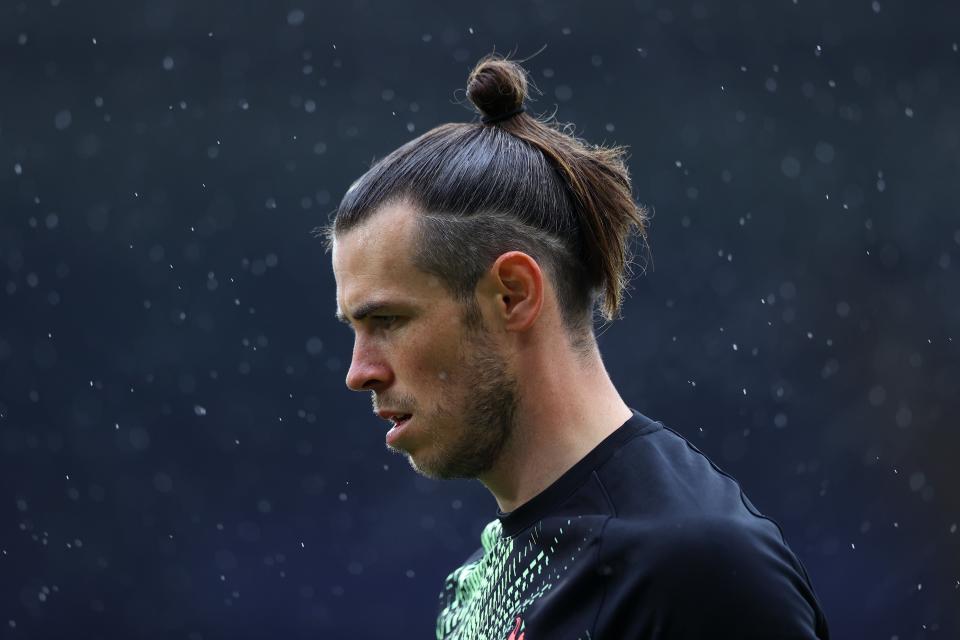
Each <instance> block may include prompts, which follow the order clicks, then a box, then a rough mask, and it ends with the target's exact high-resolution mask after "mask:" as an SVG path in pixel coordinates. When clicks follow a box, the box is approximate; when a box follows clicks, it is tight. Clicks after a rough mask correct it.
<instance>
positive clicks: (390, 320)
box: [373, 316, 400, 327]
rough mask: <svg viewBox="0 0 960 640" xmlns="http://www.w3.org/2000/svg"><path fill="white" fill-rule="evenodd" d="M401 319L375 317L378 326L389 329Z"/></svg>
mask: <svg viewBox="0 0 960 640" xmlns="http://www.w3.org/2000/svg"><path fill="white" fill-rule="evenodd" d="M399 317H400V316H373V319H374V320H376V322H377V324H381V325H384V326H388V327H389V326H390V325H392V324H393V323H394V322H396V321H397V318H399Z"/></svg>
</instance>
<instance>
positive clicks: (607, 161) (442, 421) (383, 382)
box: [325, 56, 829, 640]
mask: <svg viewBox="0 0 960 640" xmlns="http://www.w3.org/2000/svg"><path fill="white" fill-rule="evenodd" d="M525 93H526V81H525V75H524V72H523V70H522V68H521V67H519V65H517V64H515V63H513V62H510V61H507V60H503V59H500V58H497V57H494V56H490V57H487V58H485V59H483V60H481V61H480V63H479V64H478V65H477V67H475V68H474V70H473V71H472V72H471V75H470V79H469V84H468V95H469V96H470V99H471V100H472V101H473V103H474V104H475V105H476V106H477V107H478V108H479V110H480V112H481V114H483V118H482V120H481V121H480V122H474V123H464V124H448V125H443V126H440V127H437V128H436V129H434V130H432V131H430V132H427V133H426V134H424V135H423V136H421V137H419V138H417V139H416V140H413V141H411V142H410V143H408V144H406V145H404V146H403V147H401V148H399V149H397V150H396V151H394V152H393V153H391V154H390V155H388V156H387V157H386V158H384V159H383V160H381V161H380V162H378V163H377V164H376V165H375V166H374V167H373V168H371V169H370V171H368V172H367V173H366V174H365V175H364V176H362V177H361V178H360V179H359V180H358V181H357V182H355V183H354V185H353V186H352V187H351V188H350V190H349V191H348V192H347V194H346V195H345V196H344V198H343V201H342V202H341V204H340V207H339V208H338V210H337V213H336V217H335V219H334V221H333V224H332V225H331V226H330V227H328V228H327V229H325V232H326V235H327V239H328V246H329V248H330V249H331V250H332V258H333V270H334V275H335V278H336V282H337V307H338V316H339V317H340V318H341V320H343V321H344V322H346V323H348V324H349V325H350V326H351V327H352V328H353V331H354V350H353V359H352V362H351V365H350V370H349V372H348V374H347V380H346V383H347V386H349V387H350V388H351V389H353V390H356V391H369V392H370V393H371V396H372V400H373V405H374V411H375V412H376V413H377V414H378V415H379V416H380V417H382V418H384V419H385V420H388V421H390V423H391V428H390V430H389V431H388V432H387V435H386V445H387V447H389V448H390V449H391V450H393V451H395V452H398V453H402V454H404V455H406V456H407V459H408V460H409V463H410V465H411V466H412V467H413V469H414V470H416V471H417V472H419V473H421V474H423V475H425V476H428V477H431V478H477V479H479V480H480V481H481V482H482V483H483V484H484V485H485V486H486V487H487V488H488V489H489V490H490V492H491V493H492V494H493V496H494V498H495V499H496V501H497V505H498V507H499V510H498V513H497V518H496V519H495V520H493V521H492V522H491V523H490V524H489V525H487V527H486V528H485V529H484V531H483V533H482V535H481V546H480V548H479V549H478V550H477V551H476V552H475V553H474V554H473V555H472V556H471V557H470V558H468V559H467V560H466V561H465V562H464V564H463V565H462V566H461V567H459V568H458V569H457V570H455V571H454V572H452V573H451V574H450V576H449V577H448V579H447V581H446V584H445V586H444V588H443V590H442V592H441V594H440V608H439V615H438V619H437V637H438V638H439V639H444V638H450V639H454V638H462V639H466V638H470V639H487V638H489V639H497V640H506V639H509V640H541V639H547V638H549V639H551V640H553V639H557V638H583V639H586V638H603V639H606V638H664V639H687V638H791V639H793V638H797V639H799V638H828V637H829V636H828V631H827V625H826V621H825V619H824V616H823V613H822V611H821V609H820V606H819V603H818V602H817V599H816V596H815V594H814V591H813V588H812V586H811V584H810V581H809V579H808V577H807V575H806V572H805V570H804V569H803V566H802V565H801V563H800V562H799V560H798V559H797V558H796V557H795V556H794V554H793V553H792V552H791V551H790V549H789V548H788V547H787V545H786V543H785V541H784V539H783V536H782V534H781V532H780V529H779V527H778V525H777V524H776V523H774V522H773V521H772V520H770V519H768V518H766V517H764V516H763V515H761V514H760V513H759V512H758V511H757V510H756V508H755V507H754V506H753V505H752V504H751V503H750V501H749V500H748V499H747V498H746V496H744V495H743V493H742V491H741V490H740V487H739V486H738V485H737V483H736V482H735V481H734V480H733V479H732V478H730V477H729V476H728V475H726V474H725V473H724V472H722V471H721V470H720V469H718V468H717V467H716V466H715V465H714V464H713V463H712V462H710V461H709V460H708V459H707V458H706V457H705V456H704V455H703V454H702V453H701V452H700V451H699V450H697V449H696V448H695V447H694V446H693V445H691V444H690V443H689V442H687V441H686V440H685V439H684V438H683V437H682V436H680V435H679V434H677V433H676V432H674V431H672V430H670V429H669V428H667V427H665V426H664V425H663V424H662V423H659V422H656V421H653V420H651V419H650V418H648V417H647V416H645V415H643V414H642V413H640V412H639V411H636V410H634V409H632V408H630V407H629V406H628V405H627V404H626V403H625V402H624V400H623V399H622V398H621V396H620V394H619V393H618V392H617V390H616V388H615V387H614V385H613V383H612V381H611V380H610V378H609V376H608V375H607V372H606V370H605V368H604V365H603V362H602V359H601V356H600V353H599V350H598V348H597V343H596V340H595V338H594V335H593V312H594V310H595V307H596V306H597V304H598V303H599V304H600V306H601V308H602V313H603V315H604V317H606V318H607V319H611V318H612V317H613V315H614V314H615V313H616V312H617V310H618V309H619V306H620V301H621V296H622V290H623V288H624V286H625V281H626V277H625V271H626V270H627V269H628V266H629V253H628V250H627V249H628V243H629V239H630V234H631V232H632V231H633V230H639V232H640V233H641V235H644V231H645V222H646V219H645V215H644V211H643V210H642V209H639V208H638V207H637V206H636V205H635V204H634V202H633V199H632V196H631V193H630V181H629V176H628V174H627V170H626V167H625V165H624V164H623V162H622V149H605V148H602V147H593V146H590V145H587V144H586V143H584V142H582V141H580V140H578V139H576V138H573V137H572V136H570V135H569V134H568V133H566V132H565V131H564V130H563V129H561V128H559V127H556V126H554V125H551V124H549V123H546V122H542V121H540V120H538V119H536V118H534V117H532V116H530V115H528V114H526V113H525V112H524V108H523V103H524V97H525ZM644 237H645V236H644Z"/></svg>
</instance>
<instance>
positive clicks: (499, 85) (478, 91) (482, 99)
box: [467, 54, 527, 120]
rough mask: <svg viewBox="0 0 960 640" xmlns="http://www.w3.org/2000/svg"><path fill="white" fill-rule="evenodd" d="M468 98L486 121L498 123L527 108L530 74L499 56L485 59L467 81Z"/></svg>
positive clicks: (474, 69)
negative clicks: (507, 116)
mask: <svg viewBox="0 0 960 640" xmlns="http://www.w3.org/2000/svg"><path fill="white" fill-rule="evenodd" d="M467 97H468V98H470V102H472V103H473V104H474V106H476V107H477V109H479V110H480V113H481V114H482V115H483V116H484V117H485V118H487V119H489V120H498V119H500V118H502V117H503V116H504V115H506V114H508V113H511V112H516V110H517V109H520V108H521V107H523V101H524V100H525V99H526V97H527V74H526V71H524V69H523V67H521V66H520V65H519V64H517V63H516V62H511V61H510V60H506V59H504V58H502V57H500V56H499V55H497V54H490V55H487V56H484V57H483V58H481V59H480V61H479V62H478V63H477V65H476V66H475V67H474V68H473V70H472V71H471V72H470V76H469V77H468V78H467Z"/></svg>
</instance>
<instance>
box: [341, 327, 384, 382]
mask: <svg viewBox="0 0 960 640" xmlns="http://www.w3.org/2000/svg"><path fill="white" fill-rule="evenodd" d="M346 382H347V387H348V388H349V389H351V390H353V391H370V390H374V391H380V390H382V389H385V388H387V387H389V386H390V385H391V384H392V383H393V371H392V370H391V369H390V367H389V366H388V365H387V363H386V360H385V359H384V358H383V354H382V353H380V352H379V350H377V349H375V348H373V346H372V345H370V344H369V343H368V342H365V341H364V340H363V338H361V337H357V339H356V340H355V341H354V343H353V359H352V360H351V361H350V370H349V371H347V380H346Z"/></svg>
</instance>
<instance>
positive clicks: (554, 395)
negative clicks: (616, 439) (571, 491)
mask: <svg viewBox="0 0 960 640" xmlns="http://www.w3.org/2000/svg"><path fill="white" fill-rule="evenodd" d="M562 351H563V352H564V353H563V355H559V354H558V353H557V350H555V349H554V350H549V349H538V350H536V352H537V354H538V355H537V356H535V357H534V358H533V359H532V360H531V358H530V356H527V360H528V361H527V362H522V365H523V369H525V371H526V373H525V374H524V375H523V376H522V379H521V380H520V381H519V386H520V388H519V389H518V391H519V394H520V398H521V400H520V402H519V405H518V408H517V416H516V425H515V429H514V433H513V436H512V438H511V439H510V441H509V442H508V444H507V446H506V447H505V449H504V451H503V453H502V455H501V456H500V458H499V459H498V460H497V463H496V465H494V467H493V468H492V469H491V470H490V471H489V472H488V473H486V474H484V475H482V476H481V477H480V478H479V480H480V481H481V482H482V483H483V484H484V485H485V486H486V487H487V489H488V490H489V491H490V492H491V493H492V494H493V496H494V498H495V499H496V501H497V505H498V506H499V507H500V510H501V511H504V512H510V511H513V510H514V509H516V508H517V507H519V506H521V505H522V504H524V503H525V502H527V501H528V500H530V499H531V498H533V497H534V496H536V495H537V494H538V493H540V492H541V491H543V490H544V489H546V488H547V487H549V486H550V485H551V484H553V482H554V481H556V480H557V478H559V477H560V476H561V475H563V474H564V472H566V471H567V470H568V469H570V467H572V466H573V465H575V464H576V463H577V462H579V461H580V460H581V459H582V458H583V457H584V456H585V455H587V453H589V452H590V451H591V450H592V449H593V448H595V447H596V446H597V445H598V444H599V443H600V442H601V441H603V439H604V438H606V437H607V436H609V435H610V434H611V433H613V432H614V431H616V429H617V428H618V427H620V426H621V425H622V424H623V423H624V422H626V421H627V420H628V419H629V418H630V416H631V415H632V414H631V411H630V408H629V407H628V406H627V405H626V403H624V401H623V399H622V398H621V397H620V394H619V393H618V392H617V390H616V388H615V387H614V385H613V382H612V381H611V380H610V376H609V375H608V374H607V371H606V369H605V368H604V366H603V361H602V360H601V358H600V352H599V350H598V349H597V347H596V343H594V345H593V350H592V352H591V354H590V357H589V358H587V359H586V361H585V362H584V361H581V360H578V358H576V356H574V355H573V354H572V353H570V352H569V351H568V350H566V349H563V350H562ZM525 383H526V384H525Z"/></svg>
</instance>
